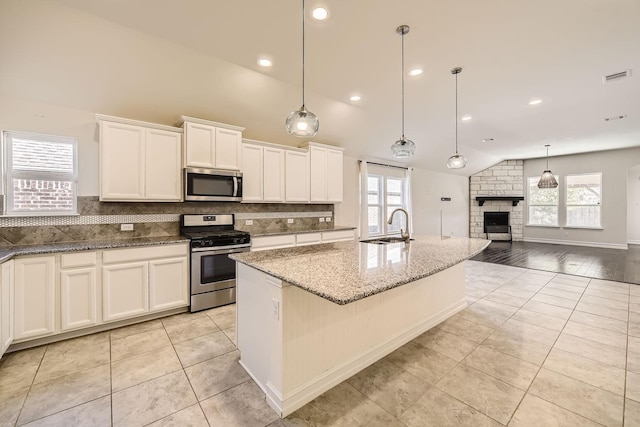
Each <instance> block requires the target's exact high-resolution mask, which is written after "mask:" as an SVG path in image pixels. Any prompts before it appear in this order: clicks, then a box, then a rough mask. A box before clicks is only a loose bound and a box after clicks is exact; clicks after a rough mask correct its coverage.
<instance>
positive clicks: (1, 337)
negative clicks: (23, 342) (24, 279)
mask: <svg viewBox="0 0 640 427" xmlns="http://www.w3.org/2000/svg"><path fill="white" fill-rule="evenodd" d="M13 280H14V277H13V260H11V261H7V262H5V263H3V264H2V282H0V289H1V292H0V357H2V355H3V354H4V352H5V351H6V350H7V348H9V346H10V345H11V343H12V342H13V316H14V314H13V305H14V302H13V291H14V288H13Z"/></svg>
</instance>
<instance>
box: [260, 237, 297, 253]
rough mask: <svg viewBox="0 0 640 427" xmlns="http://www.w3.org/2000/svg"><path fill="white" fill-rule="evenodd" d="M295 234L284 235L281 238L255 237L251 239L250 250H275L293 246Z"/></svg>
mask: <svg viewBox="0 0 640 427" xmlns="http://www.w3.org/2000/svg"><path fill="white" fill-rule="evenodd" d="M295 244H296V236H295V234H286V235H283V236H265V237H255V238H253V239H251V250H253V251H255V250H258V251H259V250H264V249H275V248H287V247H292V246H295Z"/></svg>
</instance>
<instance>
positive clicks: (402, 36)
mask: <svg viewBox="0 0 640 427" xmlns="http://www.w3.org/2000/svg"><path fill="white" fill-rule="evenodd" d="M404 34H405V32H404V30H402V33H401V35H402V141H404Z"/></svg>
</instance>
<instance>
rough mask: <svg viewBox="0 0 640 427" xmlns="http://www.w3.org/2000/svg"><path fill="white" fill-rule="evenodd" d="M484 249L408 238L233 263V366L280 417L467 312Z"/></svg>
mask: <svg viewBox="0 0 640 427" xmlns="http://www.w3.org/2000/svg"><path fill="white" fill-rule="evenodd" d="M489 243H490V241H489V240H484V239H468V238H441V237H439V236H438V237H433V236H415V240H413V241H412V242H410V243H404V242H400V243H391V244H386V245H379V244H374V243H361V242H357V241H349V242H338V243H323V244H317V245H312V246H304V247H294V248H286V249H273V250H266V251H263V252H248V253H242V254H233V255H232V256H231V258H232V259H235V260H236V261H237V266H236V270H237V302H236V306H237V342H238V349H239V350H240V364H241V365H242V366H243V367H244V369H245V370H247V372H248V373H249V374H250V375H251V377H252V378H253V379H254V380H255V381H256V383H257V384H258V385H259V387H260V388H261V389H262V390H263V391H264V393H265V395H266V400H267V402H268V403H269V405H270V406H271V407H272V408H273V409H274V410H275V411H276V412H277V413H278V414H279V415H280V416H281V417H286V416H287V415H289V414H291V413H293V412H294V411H296V410H297V409H298V408H300V407H302V406H303V405H305V404H306V403H308V402H310V401H311V400H313V399H314V398H316V397H317V396H319V395H321V394H322V393H324V392H325V391H327V390H328V389H329V388H331V387H333V386H335V385H337V384H339V383H341V382H342V381H344V380H346V379H347V378H349V377H351V376H352V375H354V374H356V373H357V372H359V371H361V370H362V369H364V368H366V367H367V366H369V365H370V364H371V363H373V362H375V361H376V360H379V359H381V358H383V357H385V356H386V355H388V354H389V353H391V352H393V351H394V350H396V349H397V348H399V347H401V346H402V345H404V344H406V343H407V342H409V341H411V340H412V339H414V338H415V337H417V336H418V335H420V334H422V333H424V332H425V331H427V330H429V329H431V328H433V327H434V326H436V325H438V324H439V323H441V322H443V321H444V320H446V319H448V318H449V317H451V316H452V315H454V314H455V313H457V312H459V311H460V310H462V309H464V308H465V307H466V306H467V301H466V296H465V271H464V270H465V264H464V262H463V261H464V260H466V259H467V258H469V257H472V256H474V255H475V254H477V253H479V252H480V251H482V250H483V249H484V248H485V247H486V246H487V245H489Z"/></svg>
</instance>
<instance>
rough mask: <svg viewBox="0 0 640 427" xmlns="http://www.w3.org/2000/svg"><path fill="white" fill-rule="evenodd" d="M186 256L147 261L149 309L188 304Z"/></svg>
mask: <svg viewBox="0 0 640 427" xmlns="http://www.w3.org/2000/svg"><path fill="white" fill-rule="evenodd" d="M188 270H189V263H188V262H187V257H186V256H185V257H181V258H171V259H160V260H155V261H149V311H151V312H153V311H161V310H167V309H170V308H176V307H184V306H187V305H189V276H188V274H189V271H188Z"/></svg>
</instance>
